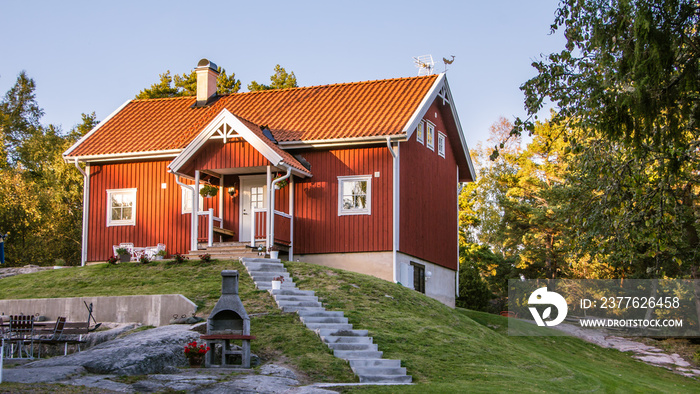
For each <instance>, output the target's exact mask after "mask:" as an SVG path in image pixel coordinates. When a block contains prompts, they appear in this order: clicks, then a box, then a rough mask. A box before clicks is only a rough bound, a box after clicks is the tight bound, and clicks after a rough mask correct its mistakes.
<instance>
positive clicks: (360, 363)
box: [349, 358, 401, 369]
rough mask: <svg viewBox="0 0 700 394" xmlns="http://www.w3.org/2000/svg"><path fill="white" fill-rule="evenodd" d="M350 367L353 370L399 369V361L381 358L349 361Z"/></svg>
mask: <svg viewBox="0 0 700 394" xmlns="http://www.w3.org/2000/svg"><path fill="white" fill-rule="evenodd" d="M349 363H350V367H351V368H353V369H355V368H372V367H375V368H400V367H401V360H388V359H383V358H367V359H355V360H349Z"/></svg>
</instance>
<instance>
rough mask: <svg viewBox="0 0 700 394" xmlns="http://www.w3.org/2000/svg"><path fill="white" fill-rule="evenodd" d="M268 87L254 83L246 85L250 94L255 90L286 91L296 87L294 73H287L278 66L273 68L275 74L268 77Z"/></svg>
mask: <svg viewBox="0 0 700 394" xmlns="http://www.w3.org/2000/svg"><path fill="white" fill-rule="evenodd" d="M270 82H271V83H270V85H264V84H259V83H257V82H255V81H253V82H251V83H250V84H248V90H250V91H251V92H253V91H257V90H271V89H287V88H296V87H297V77H296V76H295V75H294V72H293V71H292V72H291V73H289V74H288V73H287V70H285V69H284V67H281V66H280V65H279V64H278V65H276V66H275V73H274V74H273V75H272V76H271V77H270Z"/></svg>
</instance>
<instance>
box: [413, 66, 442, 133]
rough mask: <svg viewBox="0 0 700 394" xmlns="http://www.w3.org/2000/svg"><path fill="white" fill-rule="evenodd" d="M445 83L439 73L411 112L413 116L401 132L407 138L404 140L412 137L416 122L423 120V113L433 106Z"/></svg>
mask: <svg viewBox="0 0 700 394" xmlns="http://www.w3.org/2000/svg"><path fill="white" fill-rule="evenodd" d="M446 82H447V81H446V79H445V73H441V74H440V75H438V77H437V79H436V80H435V82H434V83H433V86H432V87H431V88H430V90H429V91H428V93H427V94H426V95H425V96H424V97H423V101H421V102H420V104H419V105H418V108H416V110H415V112H413V115H412V116H411V118H410V119H409V120H408V123H406V126H405V127H404V128H403V132H404V133H406V136H407V138H406V139H410V138H411V136H412V135H413V131H414V130H415V129H416V127H417V126H418V122H420V121H421V119H423V115H425V113H426V112H428V108H430V106H431V105H432V104H433V101H435V98H436V97H437V96H438V93H440V87H442V85H443V83H446Z"/></svg>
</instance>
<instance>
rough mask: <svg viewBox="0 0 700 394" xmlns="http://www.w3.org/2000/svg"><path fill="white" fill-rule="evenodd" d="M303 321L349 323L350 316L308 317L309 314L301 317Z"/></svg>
mask: <svg viewBox="0 0 700 394" xmlns="http://www.w3.org/2000/svg"><path fill="white" fill-rule="evenodd" d="M301 322H302V323H304V324H306V323H339V324H347V323H348V318H347V317H337V316H333V317H322V316H321V317H308V316H302V317H301Z"/></svg>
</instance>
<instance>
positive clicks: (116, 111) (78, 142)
mask: <svg viewBox="0 0 700 394" xmlns="http://www.w3.org/2000/svg"><path fill="white" fill-rule="evenodd" d="M131 101H132V100H126V101H125V102H124V104H122V105H121V106H120V107H119V108H117V109H116V110H115V111H114V112H112V113H111V114H109V116H107V117H106V118H105V119H104V120H103V121H101V122H100V123H98V124H97V126H95V127H93V128H92V130H90V131H88V132H87V134H85V135H84V136H82V138H80V139H79V140H78V141H76V142H75V144H73V146H71V147H70V148H68V150H67V151H65V152H64V153H63V157H64V159H65V157H66V156H68V155H70V153H71V152H73V150H74V149H75V148H77V147H78V145H80V144H82V143H83V141H85V140H86V139H88V138H89V137H90V136H91V135H93V134H95V132H96V131H97V129H99V128H100V127H102V125H104V124H105V123H107V122H108V121H109V120H110V119H112V118H113V117H114V115H116V114H118V113H119V111H121V110H122V109H124V107H126V106H127V104H129V103H130V102H131Z"/></svg>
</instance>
